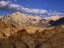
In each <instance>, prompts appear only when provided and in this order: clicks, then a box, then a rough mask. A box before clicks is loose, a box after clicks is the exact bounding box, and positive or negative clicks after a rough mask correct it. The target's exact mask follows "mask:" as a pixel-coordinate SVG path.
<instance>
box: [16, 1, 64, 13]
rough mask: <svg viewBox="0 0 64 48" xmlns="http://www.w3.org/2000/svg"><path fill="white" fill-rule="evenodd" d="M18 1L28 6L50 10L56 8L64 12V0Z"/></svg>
mask: <svg viewBox="0 0 64 48" xmlns="http://www.w3.org/2000/svg"><path fill="white" fill-rule="evenodd" d="M16 2H17V3H18V4H20V5H22V6H24V7H28V8H37V9H45V10H48V11H50V10H52V11H55V10H56V11H58V12H64V10H63V9H64V0H21V1H20V0H18V1H16ZM28 5H29V6H28Z"/></svg>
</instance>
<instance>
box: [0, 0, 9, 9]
mask: <svg viewBox="0 0 64 48" xmlns="http://www.w3.org/2000/svg"><path fill="white" fill-rule="evenodd" d="M8 4H9V2H5V1H0V8H1V7H5V6H6V5H8Z"/></svg>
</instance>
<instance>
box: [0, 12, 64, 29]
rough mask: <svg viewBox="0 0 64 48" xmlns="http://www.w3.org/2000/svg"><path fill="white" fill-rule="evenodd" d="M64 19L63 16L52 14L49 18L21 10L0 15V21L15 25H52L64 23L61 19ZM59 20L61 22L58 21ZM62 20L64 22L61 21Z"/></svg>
mask: <svg viewBox="0 0 64 48" xmlns="http://www.w3.org/2000/svg"><path fill="white" fill-rule="evenodd" d="M60 18H61V20H63V19H64V17H63V16H62V17H61V16H58V15H56V16H51V17H48V18H41V17H39V16H27V15H25V14H23V13H20V12H14V13H12V14H7V15H5V16H0V22H5V23H7V22H9V23H11V24H12V25H14V26H20V25H22V26H36V27H46V28H47V27H51V26H56V25H59V24H62V23H64V21H60ZM57 21H58V22H59V21H60V23H57ZM61 22H62V23H61Z"/></svg>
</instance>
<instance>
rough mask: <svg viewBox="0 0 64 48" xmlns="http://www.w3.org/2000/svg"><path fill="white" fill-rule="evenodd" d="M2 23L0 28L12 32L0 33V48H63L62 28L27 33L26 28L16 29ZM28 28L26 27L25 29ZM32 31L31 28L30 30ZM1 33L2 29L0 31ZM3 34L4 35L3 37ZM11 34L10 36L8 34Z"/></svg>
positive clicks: (63, 33)
mask: <svg viewBox="0 0 64 48" xmlns="http://www.w3.org/2000/svg"><path fill="white" fill-rule="evenodd" d="M4 25H6V24H5V23H3V22H2V24H1V26H2V27H1V28H3V29H4V30H5V29H7V30H8V28H9V29H10V30H12V29H13V31H5V32H4V31H3V32H2V33H0V35H2V37H0V48H64V28H63V27H62V26H63V25H62V26H55V27H53V28H50V29H47V28H46V29H44V30H42V31H39V30H36V31H34V33H32V32H28V31H27V30H26V28H23V27H22V28H23V29H20V30H19V29H17V27H16V26H12V25H11V24H9V25H6V27H5V26H4ZM27 28H28V27H27ZM31 29H32V28H31ZM0 30H1V31H2V29H0ZM15 30H17V31H16V32H15ZM12 32H13V33H12ZM3 33H4V35H3ZM10 33H12V34H10Z"/></svg>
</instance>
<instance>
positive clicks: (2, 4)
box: [0, 1, 62, 16]
mask: <svg viewBox="0 0 64 48" xmlns="http://www.w3.org/2000/svg"><path fill="white" fill-rule="evenodd" d="M0 10H6V11H12V12H15V11H19V12H22V13H26V14H29V15H30V14H36V15H41V16H43V15H44V16H47V15H53V14H56V13H57V12H55V11H54V12H52V10H50V12H48V11H47V10H43V9H35V8H32V9H30V8H25V7H23V6H21V5H18V4H13V3H10V2H6V1H0ZM59 14H60V13H59ZM61 14H62V13H61Z"/></svg>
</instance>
